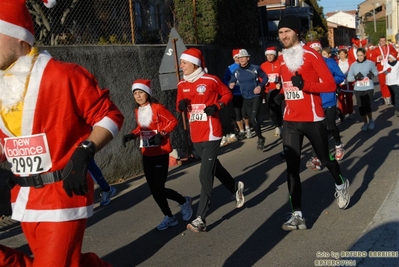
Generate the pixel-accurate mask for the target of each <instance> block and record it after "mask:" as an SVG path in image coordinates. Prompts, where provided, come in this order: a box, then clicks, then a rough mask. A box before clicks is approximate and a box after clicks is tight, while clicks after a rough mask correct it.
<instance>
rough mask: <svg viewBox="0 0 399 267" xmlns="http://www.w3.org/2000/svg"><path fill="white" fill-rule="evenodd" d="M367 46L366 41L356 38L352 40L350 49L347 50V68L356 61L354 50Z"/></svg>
mask: <svg viewBox="0 0 399 267" xmlns="http://www.w3.org/2000/svg"><path fill="white" fill-rule="evenodd" d="M366 44H367V39H364V40H361V41H360V39H359V38H357V37H355V38H352V47H351V48H349V49H348V61H349V66H350V65H351V64H352V63H353V62H355V61H356V59H357V55H356V50H357V49H358V48H359V47H365V46H366Z"/></svg>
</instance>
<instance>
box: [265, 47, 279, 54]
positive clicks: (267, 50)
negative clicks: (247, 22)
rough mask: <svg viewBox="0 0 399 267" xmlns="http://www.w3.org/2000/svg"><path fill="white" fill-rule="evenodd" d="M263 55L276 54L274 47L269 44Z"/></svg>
mask: <svg viewBox="0 0 399 267" xmlns="http://www.w3.org/2000/svg"><path fill="white" fill-rule="evenodd" d="M265 55H277V52H276V47H274V46H270V47H268V48H266V51H265Z"/></svg>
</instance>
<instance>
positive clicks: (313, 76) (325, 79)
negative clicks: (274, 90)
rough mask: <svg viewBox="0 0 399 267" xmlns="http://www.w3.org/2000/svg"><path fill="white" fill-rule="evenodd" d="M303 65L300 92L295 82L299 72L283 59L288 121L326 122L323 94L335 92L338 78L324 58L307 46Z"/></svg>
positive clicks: (282, 74)
mask: <svg viewBox="0 0 399 267" xmlns="http://www.w3.org/2000/svg"><path fill="white" fill-rule="evenodd" d="M302 47H303V50H304V51H303V52H304V54H303V64H302V65H301V66H300V68H299V69H298V70H297V72H298V74H299V75H302V78H303V80H304V87H303V89H302V90H299V89H298V88H297V87H294V86H293V85H292V82H291V78H292V76H294V75H295V72H291V71H290V70H289V69H288V67H287V65H286V63H285V62H284V57H283V55H281V56H280V57H279V60H280V62H281V66H280V75H281V76H280V77H281V81H282V88H283V92H284V94H285V105H286V106H285V110H284V120H285V121H297V122H315V121H321V120H324V110H323V107H322V102H321V97H320V94H319V93H328V92H334V91H335V88H336V85H335V81H334V78H333V76H332V74H331V72H330V70H329V69H328V67H327V64H326V63H325V61H324V59H323V58H322V56H321V55H320V54H319V53H317V52H316V51H315V50H314V49H312V48H310V47H308V46H306V45H304V46H302Z"/></svg>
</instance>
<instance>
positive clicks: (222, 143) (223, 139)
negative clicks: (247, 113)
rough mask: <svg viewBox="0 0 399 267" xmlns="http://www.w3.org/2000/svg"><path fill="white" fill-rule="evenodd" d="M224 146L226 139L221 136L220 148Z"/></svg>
mask: <svg viewBox="0 0 399 267" xmlns="http://www.w3.org/2000/svg"><path fill="white" fill-rule="evenodd" d="M225 145H227V138H226V136H223V137H222V141H220V146H221V147H222V146H225Z"/></svg>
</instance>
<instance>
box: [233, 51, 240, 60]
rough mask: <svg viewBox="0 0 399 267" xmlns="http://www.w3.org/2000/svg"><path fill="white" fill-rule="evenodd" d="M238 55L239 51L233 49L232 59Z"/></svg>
mask: <svg viewBox="0 0 399 267" xmlns="http://www.w3.org/2000/svg"><path fill="white" fill-rule="evenodd" d="M239 53H240V49H233V51H232V56H233V58H236V57H238V54H239Z"/></svg>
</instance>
